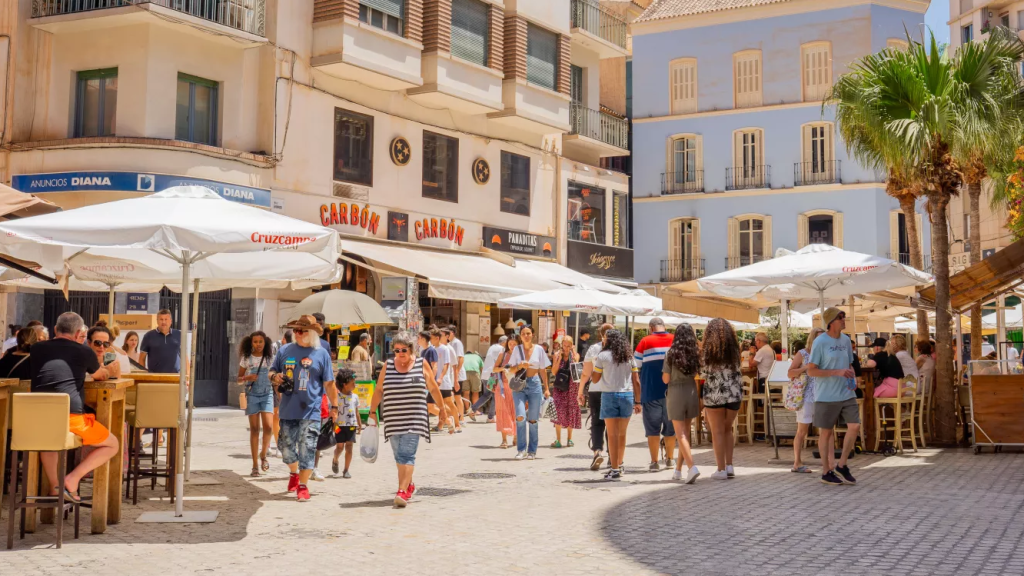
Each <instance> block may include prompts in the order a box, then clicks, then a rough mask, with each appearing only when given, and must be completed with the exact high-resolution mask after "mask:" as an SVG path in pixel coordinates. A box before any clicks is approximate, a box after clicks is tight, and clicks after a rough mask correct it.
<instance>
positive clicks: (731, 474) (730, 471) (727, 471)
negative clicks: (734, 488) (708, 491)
mask: <svg viewBox="0 0 1024 576" xmlns="http://www.w3.org/2000/svg"><path fill="white" fill-rule="evenodd" d="M725 475H726V476H727V477H729V478H735V477H736V471H735V470H733V469H732V464H729V465H728V466H726V467H725Z"/></svg>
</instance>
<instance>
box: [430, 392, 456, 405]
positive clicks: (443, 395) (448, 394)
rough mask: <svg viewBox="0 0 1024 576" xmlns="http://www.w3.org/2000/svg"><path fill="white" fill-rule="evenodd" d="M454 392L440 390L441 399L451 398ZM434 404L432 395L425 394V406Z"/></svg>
mask: <svg viewBox="0 0 1024 576" xmlns="http://www.w3.org/2000/svg"><path fill="white" fill-rule="evenodd" d="M454 393H455V392H454V391H452V390H441V398H451V397H452V395H453V394H454ZM433 403H434V395H433V394H431V393H430V392H427V404H433Z"/></svg>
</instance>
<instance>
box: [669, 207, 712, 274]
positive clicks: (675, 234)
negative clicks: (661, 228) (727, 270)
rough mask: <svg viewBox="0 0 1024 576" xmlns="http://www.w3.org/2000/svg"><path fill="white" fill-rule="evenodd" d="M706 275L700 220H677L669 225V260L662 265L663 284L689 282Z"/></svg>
mask: <svg viewBox="0 0 1024 576" xmlns="http://www.w3.org/2000/svg"><path fill="white" fill-rule="evenodd" d="M703 275H704V260H703V259H702V258H701V257H700V219H698V218H676V219H674V220H670V221H669V223H668V260H666V261H665V262H662V265H661V281H662V282H687V281H690V280H696V279H697V278H700V277H701V276H703Z"/></svg>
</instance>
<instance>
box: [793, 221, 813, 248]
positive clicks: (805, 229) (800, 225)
mask: <svg viewBox="0 0 1024 576" xmlns="http://www.w3.org/2000/svg"><path fill="white" fill-rule="evenodd" d="M796 227H797V241H796V243H797V246H796V247H797V250H799V249H800V248H803V247H804V246H807V244H808V243H810V241H811V240H810V219H808V218H807V215H806V214H798V215H797V217H796Z"/></svg>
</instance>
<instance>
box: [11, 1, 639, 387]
mask: <svg viewBox="0 0 1024 576" xmlns="http://www.w3.org/2000/svg"><path fill="white" fill-rule="evenodd" d="M623 6H625V8H623ZM639 11H640V8H639V6H638V5H635V4H634V3H632V2H606V3H605V6H602V5H601V4H599V3H598V0H504V1H503V0H148V1H147V0H44V1H40V0H8V1H6V2H4V3H3V4H0V66H4V68H3V69H0V82H2V84H0V93H2V94H4V98H3V99H2V102H3V104H2V110H3V113H2V114H0V118H2V124H0V182H3V183H6V184H9V185H12V186H14V187H15V188H17V189H19V190H22V191H26V192H32V193H36V194H39V195H40V196H43V197H45V198H47V199H49V200H51V201H53V202H55V203H57V204H58V205H60V206H62V207H64V208H74V207H77V206H82V205H87V204H95V203H101V202H108V201H111V200H115V199H120V198H125V197H131V196H136V195H140V194H148V193H152V192H154V191H159V190H161V189H163V188H166V187H168V186H173V185H175V184H182V183H196V184H202V185H206V186H209V187H211V188H213V189H214V190H216V191H218V192H219V193H221V194H222V195H223V196H224V197H225V198H227V199H229V200H232V201H236V202H245V203H249V204H254V205H258V206H263V207H266V208H268V209H271V210H274V211H277V212H280V213H283V214H286V215H289V216H292V217H295V218H299V219H303V220H308V221H312V222H319V223H322V224H324V225H326V226H331V227H334V228H337V229H338V230H339V231H340V232H341V233H342V235H343V236H342V237H343V250H344V251H345V258H346V261H347V262H349V263H350V264H351V267H350V269H349V270H347V271H346V277H345V280H344V282H343V283H342V285H341V286H340V287H342V288H348V289H353V290H359V291H362V292H365V293H367V294H369V295H371V296H373V297H374V298H376V299H378V300H379V301H382V302H383V303H385V305H390V306H393V307H396V308H403V309H404V313H405V314H406V316H405V318H406V320H405V321H403V327H404V328H416V327H418V326H420V325H421V324H422V322H423V321H424V320H426V321H445V322H448V321H452V322H455V323H457V324H458V325H459V326H460V327H463V335H462V338H463V340H464V341H466V344H467V348H469V349H474V348H477V347H478V346H480V345H484V344H486V343H487V338H488V337H489V335H490V332H491V330H489V329H487V328H486V326H490V327H491V328H493V327H494V326H495V325H497V324H499V323H500V324H505V323H506V322H507V321H508V320H511V319H510V318H508V313H507V312H505V311H503V312H502V314H501V315H499V314H498V311H497V308H496V306H494V305H493V302H494V300H495V299H496V297H497V296H500V295H501V294H502V290H501V287H502V286H509V285H516V282H528V277H527V276H523V274H525V272H524V271H523V270H524V269H526V268H529V267H530V266H533V268H530V270H532V273H534V274H537V275H539V276H538V277H543V278H545V279H561V280H562V281H565V282H571V281H573V280H578V279H579V274H577V273H578V272H582V273H583V274H589V275H591V276H594V277H603V279H602V278H596V279H595V280H594V283H595V285H600V282H602V281H603V280H608V279H610V280H613V281H615V280H617V281H621V282H625V283H628V282H630V281H631V280H632V278H633V270H632V251H631V250H630V240H629V238H630V231H629V230H628V225H629V222H630V221H631V215H630V213H629V207H630V202H629V196H628V191H629V181H628V177H627V175H626V174H623V173H620V172H617V171H614V170H611V169H608V168H602V167H601V164H602V161H601V160H602V158H609V157H620V156H625V155H628V154H629V151H628V148H629V144H628V134H629V129H628V121H627V120H626V119H625V114H626V110H625V109H624V106H625V95H624V94H625V76H626V75H625V63H626V60H627V58H628V56H629V48H628V38H627V35H628V34H627V23H626V18H624V17H622V16H618V15H617V14H624V15H627V17H628V15H630V14H632V15H634V16H635V15H637V14H639ZM602 74H604V75H605V76H608V77H609V81H608V82H603V81H602ZM513 255H514V258H513ZM521 261H525V262H527V264H524V265H522V266H518V267H516V266H513V265H514V264H515V263H516V262H521ZM495 262H497V263H498V264H501V265H504V266H505V268H508V269H510V270H512V271H513V272H509V274H510V276H509V277H508V278H506V277H504V275H505V272H506V270H505V269H504V268H503V269H499V270H500V271H501V273H500V274H491V275H492V276H498V277H492V278H488V277H481V276H485V275H487V274H488V271H490V270H493V269H494V268H493V267H492V266H493V265H495ZM565 266H568V268H571V269H573V270H566V268H565ZM516 275H519V276H521V277H520V278H519V279H518V280H517V279H516V277H517V276H516ZM510 278H511V279H510ZM397 279H404V280H400V281H399V280H397ZM467 286H469V288H467ZM495 287H497V288H495ZM489 288H494V289H493V290H490V291H488V289H489ZM304 295H305V294H302V293H284V292H271V291H262V290H261V291H259V292H258V293H256V292H255V291H253V290H234V291H232V292H231V293H230V294H228V293H224V294H211V295H204V297H203V298H204V302H206V304H204V306H208V307H209V309H210V310H211V312H210V314H211V316H210V318H212V320H211V321H210V322H208V323H209V324H210V327H206V328H208V329H206V330H205V333H206V334H207V335H208V336H206V337H205V339H204V337H202V336H201V337H200V347H201V352H200V366H202V365H203V360H202V359H203V358H204V357H205V358H208V361H207V362H206V366H207V369H205V370H204V369H203V368H200V376H199V378H198V379H197V380H198V383H199V385H200V389H199V392H198V393H197V399H198V400H201V401H202V402H201V403H203V402H205V403H213V404H217V403H226V401H227V394H226V390H227V387H226V386H224V383H225V382H226V381H227V378H228V377H229V376H228V372H229V371H228V370H227V369H226V366H230V362H227V361H225V360H221V358H223V359H227V358H229V357H231V354H230V351H231V349H233V348H234V347H235V345H236V342H237V338H238V337H240V335H242V334H245V333H248V332H249V331H252V330H254V329H260V328H261V329H264V330H265V331H267V332H268V334H270V335H271V336H275V335H276V334H278V332H279V331H278V328H277V327H278V326H280V325H281V324H283V322H284V320H286V319H287V313H288V308H289V306H290V305H291V304H290V303H292V302H295V301H297V300H299V299H300V298H301V297H303V296H304ZM76 298H77V300H76ZM99 298H100V296H99V295H97V297H91V296H89V295H87V294H80V295H75V296H73V297H72V298H71V302H70V303H68V302H64V297H63V295H61V294H60V293H59V291H47V292H46V293H43V294H40V293H35V292H32V291H30V290H24V289H19V290H18V291H17V292H16V293H10V294H8V295H7V298H6V302H5V303H6V309H7V312H6V317H7V319H8V323H23V322H24V321H27V320H28V319H32V318H40V319H43V320H44V322H52V320H51V316H52V317H54V318H55V316H56V314H59V312H61V311H63V310H64V309H67V308H69V307H70V308H72V309H77V310H79V311H81V312H83V316H85V319H86V321H90V322H91V321H93V320H95V317H92V318H90V317H89V313H90V312H91V311H93V308H96V309H97V310H104V309H105V308H103V306H105V304H102V303H99V304H97V303H96V302H94V301H97V302H99V301H100V300H99ZM101 298H102V302H105V299H106V295H102V297H101ZM148 298H149V306H148V308H147V309H148V311H150V312H154V311H155V309H156V308H159V307H164V306H165V305H170V306H171V307H172V308H173V307H174V302H175V301H174V298H173V296H171V295H168V294H164V295H162V296H161V295H148ZM126 307H127V295H119V297H118V300H117V311H118V312H124V311H125V310H126ZM485 320H486V321H485ZM523 320H524V321H533V322H535V323H538V322H539V323H540V324H541V328H542V329H547V330H548V331H549V332H550V331H553V330H554V329H555V327H556V326H561V325H562V324H563V320H562V318H561V317H557V318H556V317H547V316H544V317H541V318H538V317H537V315H533V316H532V317H530V318H526V319H523ZM485 325H486V326H485ZM377 340H378V343H379V344H384V339H383V338H377ZM203 350H205V356H204V355H203V354H204V352H203ZM233 371H234V370H233V369H232V370H230V372H233ZM204 382H208V383H209V385H208V387H207V388H208V390H206V391H205V392H204V389H203V385H204Z"/></svg>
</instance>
